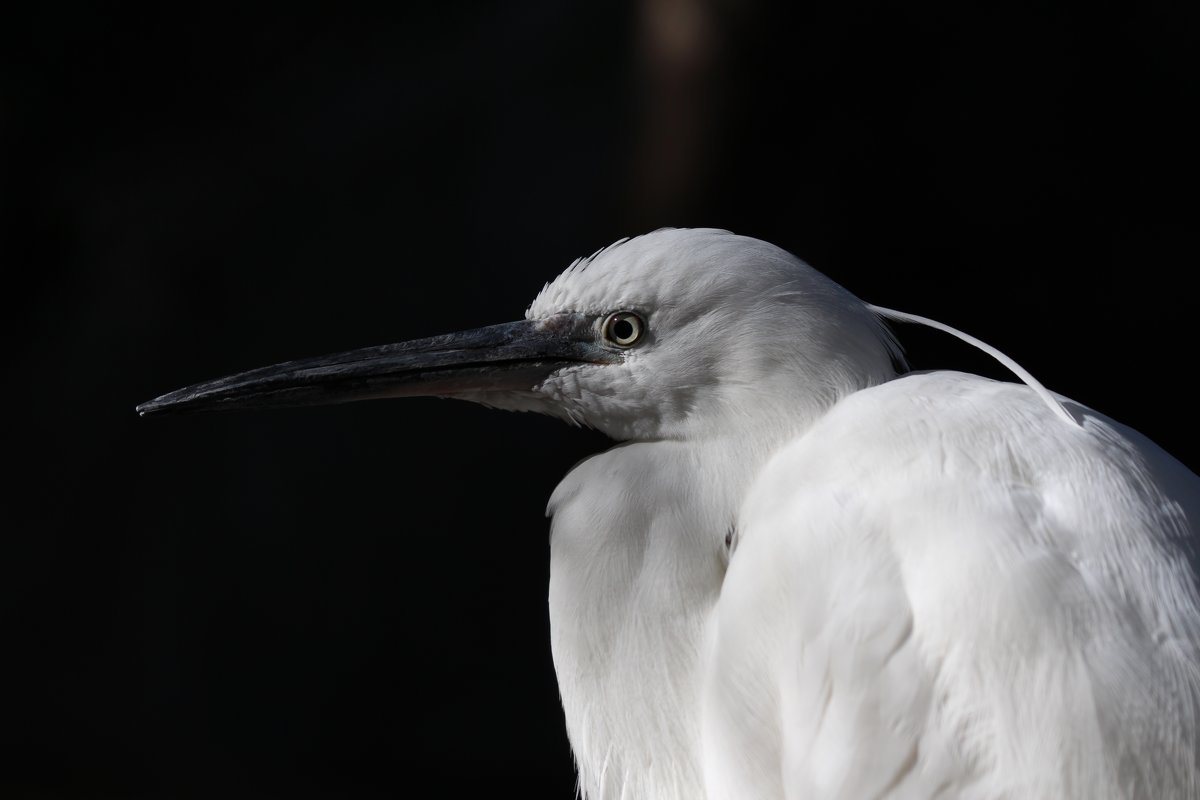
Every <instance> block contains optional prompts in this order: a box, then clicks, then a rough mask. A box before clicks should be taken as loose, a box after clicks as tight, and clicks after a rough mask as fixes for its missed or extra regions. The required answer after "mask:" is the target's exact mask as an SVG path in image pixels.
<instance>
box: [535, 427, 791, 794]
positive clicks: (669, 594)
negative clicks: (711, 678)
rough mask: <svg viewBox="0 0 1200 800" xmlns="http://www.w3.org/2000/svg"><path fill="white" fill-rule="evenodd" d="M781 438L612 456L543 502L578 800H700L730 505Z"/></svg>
mask: <svg viewBox="0 0 1200 800" xmlns="http://www.w3.org/2000/svg"><path fill="white" fill-rule="evenodd" d="M788 433H795V431H794V430H793V431H788ZM781 435H785V434H784V433H783V432H781V431H771V432H770V435H768V432H767V431H765V430H757V431H752V432H741V433H739V434H738V435H728V436H724V437H720V438H713V439H708V440H702V441H658V442H637V443H628V444H624V445H619V446H617V447H614V448H612V449H611V450H608V451H607V452H605V453H601V454H599V455H597V456H594V457H593V458H591V459H588V460H587V461H585V462H583V463H582V464H580V465H579V466H578V467H576V468H575V469H574V470H573V471H572V472H571V473H570V474H569V475H568V476H567V477H566V478H565V479H564V480H563V482H562V483H561V484H560V485H559V487H558V489H557V490H556V491H555V494H554V497H553V498H552V499H551V502H550V511H551V513H552V514H553V515H554V522H553V531H552V535H551V546H550V551H551V562H550V596H549V606H550V624H551V645H552V649H553V653H554V662H555V669H556V672H557V674H558V681H559V690H560V693H561V695H562V700H563V707H564V711H565V715H566V720H567V730H568V733H569V735H570V739H571V744H572V748H573V749H574V751H575V756H576V761H577V763H578V766H579V777H580V787H581V791H582V793H583V796H584V797H585V798H589V800H595V799H596V798H606V797H610V796H611V797H617V796H632V797H656V798H671V797H701V796H703V788H702V782H701V776H702V770H701V765H700V759H699V754H700V718H699V716H700V689H701V680H702V675H701V664H702V662H703V658H702V654H703V652H704V649H705V646H706V645H705V642H706V634H707V629H708V626H709V619H710V614H711V611H712V609H713V607H714V605H715V603H716V601H717V598H718V596H719V594H720V590H721V583H722V581H723V580H724V576H725V568H726V565H727V563H728V545H727V542H728V540H729V539H730V538H732V534H733V533H734V525H735V522H736V515H737V511H738V506H739V505H740V502H741V498H742V497H743V496H744V494H745V490H746V488H747V487H748V486H749V483H750V482H751V481H752V480H753V478H754V476H755V475H756V474H757V473H758V471H759V469H760V468H761V467H762V465H763V463H764V462H765V461H766V460H767V458H769V456H770V453H771V451H772V448H771V447H770V446H769V444H770V443H771V442H774V443H778V441H780V436H781Z"/></svg>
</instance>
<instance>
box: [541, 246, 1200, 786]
mask: <svg viewBox="0 0 1200 800" xmlns="http://www.w3.org/2000/svg"><path fill="white" fill-rule="evenodd" d="M626 308H629V309H639V310H642V311H643V313H645V315H646V318H647V322H648V328H649V329H650V330H652V331H653V332H654V338H653V339H652V340H649V341H647V342H646V343H645V344H644V345H643V346H642V348H640V349H639V350H637V351H634V352H631V353H630V354H629V356H628V358H627V360H626V362H625V363H624V364H622V365H620V366H617V367H612V366H606V367H601V368H588V367H582V368H578V369H576V370H574V371H568V372H567V374H560V375H556V376H554V377H553V378H552V379H551V380H550V381H548V382H547V383H546V384H545V385H544V386H542V387H541V388H540V389H539V392H540V393H542V394H543V395H545V396H548V397H549V398H551V400H552V402H553V403H554V404H555V405H558V406H560V407H561V408H564V409H566V410H567V412H566V414H565V415H566V416H568V417H569V418H571V419H576V420H582V421H585V422H586V423H588V424H591V425H594V426H595V427H597V428H599V429H601V430H603V431H605V432H607V433H610V434H611V435H613V436H614V437H616V438H619V439H630V440H632V441H630V442H629V443H627V444H623V445H619V446H617V447H615V448H614V449H612V450H610V451H608V452H607V453H603V454H601V455H598V456H595V457H594V458H592V459H590V460H588V461H586V462H584V463H583V464H581V465H580V466H579V467H577V468H576V469H575V470H574V471H572V472H571V473H570V474H569V475H568V476H567V477H566V479H565V480H564V481H563V482H562V484H561V485H560V486H559V488H558V490H557V491H556V492H555V494H554V497H553V498H552V500H551V502H550V509H549V510H550V512H551V513H552V514H553V529H552V538H551V559H552V561H551V585H550V614H551V622H552V633H553V647H554V657H555V664H556V668H557V671H558V677H559V684H560V689H561V692H562V697H563V703H564V707H565V709H566V714H567V720H568V728H569V732H570V736H571V742H572V745H573V747H574V749H575V753H576V758H577V759H578V762H579V770H580V783H581V787H582V789H583V794H584V795H585V796H586V797H588V798H609V797H614V798H615V797H644V798H673V797H679V798H697V797H708V798H712V799H713V800H716V798H784V797H787V798H884V797H886V798H930V797H963V798H1033V797H1078V798H1104V797H1139V798H1166V797H1180V798H1182V797H1195V796H1197V795H1198V784H1197V780H1198V773H1197V765H1198V758H1197V746H1198V742H1197V735H1198V727H1197V713H1198V711H1200V709H1198V707H1197V706H1198V700H1200V663H1198V661H1197V651H1196V645H1197V643H1198V642H1200V625H1198V622H1200V614H1198V602H1197V593H1196V586H1195V576H1194V573H1193V572H1192V568H1191V566H1190V565H1189V562H1188V559H1187V556H1188V553H1189V548H1190V547H1191V545H1192V541H1191V535H1192V533H1191V528H1190V523H1189V520H1194V519H1195V518H1196V517H1195V514H1196V513H1197V511H1200V509H1197V508H1196V503H1197V498H1198V497H1200V491H1198V489H1200V487H1198V482H1197V479H1196V477H1195V476H1194V475H1192V474H1191V473H1190V472H1188V471H1187V470H1186V469H1185V468H1184V467H1183V466H1182V465H1180V464H1179V463H1178V462H1176V461H1174V460H1173V459H1172V458H1171V457H1170V456H1168V455H1166V454H1165V453H1164V452H1162V451H1161V450H1160V449H1158V448H1157V447H1156V446H1155V445H1153V444H1152V443H1150V442H1148V441H1147V440H1145V439H1144V438H1142V437H1141V436H1139V435H1138V434H1136V433H1135V432H1132V431H1129V430H1128V429H1125V428H1122V427H1121V426H1119V425H1117V424H1116V423H1113V422H1112V421H1110V420H1108V419H1106V418H1104V417H1103V416H1101V415H1099V414H1096V413H1095V412H1093V411H1091V410H1090V409H1087V408H1085V407H1083V406H1080V405H1077V404H1074V403H1071V402H1070V401H1064V402H1066V403H1067V405H1068V408H1069V410H1070V411H1071V412H1072V414H1073V416H1075V418H1076V419H1077V420H1079V421H1080V422H1081V425H1072V424H1070V423H1068V422H1065V421H1064V420H1063V419H1062V418H1060V417H1059V416H1058V415H1056V413H1055V411H1054V409H1053V408H1051V407H1049V406H1048V405H1047V404H1046V403H1045V402H1043V400H1042V399H1040V398H1039V397H1038V396H1037V395H1036V394H1035V393H1034V391H1033V390H1031V389H1030V388H1028V387H1026V386H1022V385H1019V384H1008V383H997V382H994V381H991V380H987V379H984V378H980V377H976V376H971V375H964V374H959V373H952V372H941V373H931V374H912V375H906V376H903V377H894V375H893V372H892V360H893V359H892V357H893V355H894V351H893V349H892V345H891V342H890V340H889V337H888V336H887V334H886V333H884V332H883V331H882V329H881V327H880V325H879V322H878V320H877V318H876V317H875V315H874V314H872V313H870V311H868V310H867V307H866V306H864V305H863V304H862V303H861V302H859V301H858V300H856V299H855V298H853V297H852V296H850V295H849V294H848V293H846V292H844V291H843V290H841V289H840V288H839V287H837V286H835V285H833V284H832V283H831V282H830V281H828V280H827V279H826V278H824V277H823V276H821V275H819V274H818V273H816V272H815V271H813V270H811V269H810V268H808V267H807V266H805V265H803V264H801V263H800V262H798V261H797V260H795V259H794V258H792V257H790V256H788V255H786V254H784V253H783V252H781V251H779V250H777V249H776V248H773V247H771V246H770V245H767V244H764V243H762V242H758V241H755V240H750V239H745V238H742V237H737V236H733V235H732V234H728V233H724V232H719V231H695V230H682V231H659V232H656V233H654V234H650V235H648V236H644V237H640V238H638V239H633V240H631V241H628V242H625V243H621V244H618V245H616V246H614V247H612V248H609V249H607V250H604V251H602V252H601V253H599V254H597V255H596V256H595V257H594V258H593V259H591V260H590V261H587V262H584V263H581V264H578V265H576V266H575V267H574V268H572V269H571V270H568V272H566V273H565V274H564V275H563V276H561V277H560V278H559V279H558V280H556V281H555V282H554V283H553V284H551V285H550V286H549V287H547V289H546V290H545V291H543V293H542V295H541V296H540V297H539V298H538V299H537V301H536V302H535V303H534V304H533V306H532V307H531V309H530V312H529V315H530V316H531V317H549V316H552V315H553V314H554V313H557V312H560V311H565V310H582V311H588V312H596V313H602V312H607V311H611V310H614V309H626ZM731 531H732V532H734V537H731V542H730V545H731V546H730V548H729V549H731V550H732V553H728V552H727V548H726V537H727V534H729V533H730V532H731Z"/></svg>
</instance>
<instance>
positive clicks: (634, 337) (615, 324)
mask: <svg viewBox="0 0 1200 800" xmlns="http://www.w3.org/2000/svg"><path fill="white" fill-rule="evenodd" d="M645 331H646V323H645V322H643V321H642V318H641V317H639V316H638V315H637V314H634V313H633V312H632V311H618V312H616V313H615V314H609V315H608V319H606V320H604V338H605V339H607V340H608V341H610V342H612V343H613V344H615V345H616V346H617V347H633V346H634V345H635V344H637V343H638V342H639V341H640V340H641V338H642V334H643V333H645Z"/></svg>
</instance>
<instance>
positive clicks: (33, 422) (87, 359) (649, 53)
mask: <svg viewBox="0 0 1200 800" xmlns="http://www.w3.org/2000/svg"><path fill="white" fill-rule="evenodd" d="M109 5H114V4H109ZM1196 9H1197V6H1196V4H1194V3H1189V4H1185V3H1182V2H1180V3H1174V4H1168V3H1156V2H1140V3H1137V4H1130V5H1128V6H1127V7H1125V8H1124V9H1121V10H1113V11H1111V12H1104V13H1102V12H1101V11H1099V10H1098V7H1097V6H1095V5H1094V4H1093V5H1090V6H1089V5H1084V4H1079V5H1077V6H1069V5H1061V4H1054V3H1042V4H1037V5H1036V6H1033V5H1031V6H1030V7H1023V6H1020V5H1014V4H992V7H990V8H986V9H985V8H973V7H970V6H968V5H967V4H963V3H959V2H953V3H950V2H947V3H941V4H936V3H935V4H913V3H881V2H866V1H862V2H859V1H853V2H836V3H835V2H828V3H822V4H815V5H814V4H797V3H780V4H770V3H765V2H744V3H737V2H732V1H730V2H698V0H645V2H642V3H616V2H594V3H587V4H568V3H562V2H541V3H538V2H519V3H518V2H508V3H493V4H482V5H464V4H458V3H440V4H439V3H429V4H399V3H397V4H392V8H391V9H390V10H388V11H357V12H356V11H353V10H348V9H346V8H344V7H342V6H340V5H339V6H336V7H335V6H334V5H332V4H330V5H327V6H324V7H317V6H311V7H304V8H300V7H285V9H284V10H280V11H270V10H267V9H265V8H246V7H243V8H239V9H238V10H236V11H228V12H226V11H219V10H215V9H214V8H212V7H210V6H208V5H196V4H173V5H170V6H164V7H159V8H150V7H131V6H125V7H124V8H122V9H117V8H115V7H114V8H105V7H103V6H102V5H101V4H86V5H85V4H73V3H69V2H68V3H60V4H55V5H51V4H41V5H39V6H33V5H32V4H30V5H27V6H26V7H25V9H24V11H17V12H7V13H6V20H5V23H4V24H3V26H0V45H2V51H0V59H2V60H3V61H2V63H3V70H2V71H0V226H2V227H0V237H2V238H0V245H2V248H3V249H2V250H0V263H2V264H3V268H4V272H3V275H4V281H5V284H6V285H7V290H6V292H5V297H6V302H5V303H4V306H5V309H6V313H5V314H4V315H3V325H4V328H5V330H6V331H7V335H6V337H5V347H4V351H5V352H6V353H8V356H7V357H6V364H5V368H4V370H3V373H4V390H3V397H4V400H5V405H6V407H7V409H8V411H7V414H6V416H5V419H6V420H7V423H6V425H7V430H6V433H5V441H6V442H11V445H10V446H8V447H6V448H5V450H6V452H7V454H8V455H9V458H8V459H7V461H8V464H7V466H8V469H9V472H8V477H7V478H5V479H4V485H5V495H6V499H5V501H4V503H3V512H2V513H3V515H4V516H3V518H0V519H3V522H4V525H3V535H2V539H0V540H2V541H3V543H4V545H3V553H4V555H3V558H2V559H0V561H2V569H3V573H2V576H3V579H2V583H0V592H2V595H0V597H2V600H3V603H2V605H0V614H2V615H3V616H2V624H3V628H2V632H3V641H4V648H3V661H4V662H5V664H6V666H7V667H8V668H9V669H10V670H12V671H11V672H10V678H9V679H7V680H6V681H5V683H4V687H5V688H4V696H3V698H2V699H0V703H2V706H0V735H2V741H0V746H2V748H3V752H4V753H5V755H6V757H7V758H8V759H11V760H10V761H9V766H7V767H4V768H3V769H0V795H2V796H4V797H13V798H26V797H28V798H100V797H154V798H160V797H161V798H172V797H181V798H210V797H233V798H238V797H261V798H275V797H281V798H282V797H288V798H294V797H309V796H312V797H350V798H374V797H395V796H401V795H405V796H411V795H412V794H413V792H414V790H413V788H412V787H414V786H419V785H422V784H423V783H425V782H426V781H432V782H433V783H432V784H431V786H432V787H433V788H427V789H425V790H422V791H421V793H422V794H424V795H426V796H427V795H429V794H435V795H437V796H449V797H454V796H472V797H477V796H483V797H498V796H507V795H509V794H510V793H511V794H514V795H516V796H519V797H542V796H545V797H558V798H569V797H571V796H572V793H573V785H574V776H573V767H572V762H571V756H570V752H569V749H568V746H567V742H566V738H565V735H564V733H563V725H562V718H561V712H560V710H559V706H558V698H557V692H556V688H555V683H554V675H553V668H552V665H551V662H550V655H549V645H548V639H547V622H546V608H545V596H546V582H547V523H546V521H545V519H544V517H543V510H544V505H545V501H546V499H547V497H548V496H549V494H550V492H551V491H552V489H553V487H554V485H555V484H556V482H557V480H558V479H559V478H560V477H561V476H562V474H563V473H564V472H565V471H566V470H567V469H568V468H569V467H570V466H571V465H572V464H574V463H575V462H576V461H577V460H578V459H580V458H582V457H584V456H585V455H587V454H588V453H591V452H595V451H596V450H598V449H600V448H603V447H604V446H606V443H605V441H604V440H603V438H602V437H600V436H598V435H596V434H594V433H588V432H584V431H578V430H572V429H568V428H566V427H565V426H563V425H561V424H560V423H557V422H554V421H552V420H548V419H541V418H535V417H532V416H528V415H513V414H502V413H500V412H490V411H487V410H484V409H481V408H476V407H473V406H470V405H467V404H464V403H454V402H450V401H436V400H413V401H404V402H399V401H398V402H376V403H363V404H357V405H348V406H340V407H333V408H323V409H312V410H295V411H282V412H278V413H269V414H229V415H227V416H211V417H204V416H198V417H187V418H180V419H163V420H139V419H137V418H136V417H135V415H134V413H133V407H134V405H135V404H136V403H138V402H140V401H143V400H146V399H149V398H150V397H153V396H155V395H158V394H161V393H163V392H165V391H167V390H170V389H174V388H176V387H178V386H180V385H183V384H185V383H192V382H195V381H197V380H202V379H205V378H211V377H215V376H217V375H220V374H223V373H227V372H231V371H236V370H241V369H244V368H249V367H254V366H259V365H262V364H266V363H272V362H275V361H279V360H285V359H288V358H292V357H298V356H304V355H315V354H320V353H325V352H330V351H336V350H341V349H347V348H351V347H356V346H360V345H368V344H378V343H383V342H390V341H397V340H401V339H405V338H410V337H416V336H423V335H428V334H432V333H437V332H443V331H449V330H456V329H460V328H466V327H474V326H477V325H482V324H488V323H493V322H501V321H507V320H511V319H516V318H518V317H520V316H521V314H522V312H523V310H524V308H525V306H526V305H527V304H528V302H529V301H530V300H531V299H532V298H533V296H534V295H535V293H536V292H537V290H538V289H539V288H540V287H541V286H542V284H543V282H544V281H546V280H548V279H550V278H551V277H553V276H554V275H555V274H556V273H557V272H558V271H559V270H560V269H561V268H563V267H564V266H566V265H567V264H568V263H569V262H570V261H571V260H572V259H573V258H574V257H575V256H578V255H583V254H587V253H590V252H592V251H593V250H595V249H597V248H598V247H600V246H603V245H606V244H608V243H610V242H611V241H613V240H615V239H617V238H619V237H622V236H627V235H631V234H637V233H641V232H645V231H648V230H651V229H654V228H658V227H661V226H692V225H705V226H717V227H725V228H730V229H732V230H734V231H736V232H739V233H744V234H750V235H754V236H759V237H761V238H765V239H768V240H770V241H773V242H775V243H777V244H779V245H781V246H783V247H785V248H787V249H789V250H791V251H792V252H795V253H796V254H798V255H799V256H801V257H802V258H805V259H806V260H808V261H809V262H810V263H812V264H813V265H814V266H816V267H817V268H818V269H821V270H822V271H824V272H826V273H827V274H829V275H831V276H832V277H833V278H835V279H836V280H838V281H839V282H841V283H842V284H843V285H845V286H847V287H848V288H850V289H851V290H852V291H854V292H856V293H858V294H859V295H860V296H862V297H864V298H865V299H868V300H870V301H872V302H876V303H880V304H882V305H888V306H891V307H894V308H900V309H905V310H908V311H911V312H914V313H919V314H925V315H928V316H933V317H936V318H939V319H942V320H944V321H946V322H948V323H950V324H953V325H956V326H958V327H960V328H963V329H966V330H967V331H970V332H972V333H974V334H976V335H978V336H980V337H982V338H984V339H985V340H988V341H990V342H991V343H993V344H995V345H997V346H999V347H1000V348H1002V349H1003V350H1005V351H1007V352H1008V353H1009V354H1010V355H1012V356H1013V357H1015V358H1016V359H1018V360H1019V361H1021V362H1022V363H1023V364H1024V365H1025V366H1026V367H1028V368H1029V369H1031V370H1032V372H1033V373H1034V374H1036V375H1037V376H1039V377H1040V378H1041V379H1042V380H1043V381H1044V382H1045V383H1047V384H1048V385H1049V386H1050V387H1051V388H1053V389H1055V390H1057V391H1060V392H1062V393H1064V394H1067V395H1070V396H1072V397H1075V398H1077V399H1078V400H1080V401H1082V402H1085V403H1087V404H1090V405H1092V406H1093V407H1094V408H1096V409H1098V410H1100V411H1102V412H1105V413H1107V414H1109V415H1111V416H1114V417H1116V418H1118V419H1120V420H1122V421H1124V422H1126V423H1128V424H1131V425H1133V426H1134V427H1136V428H1139V429H1140V430H1142V431H1143V432H1144V433H1147V434H1148V435H1150V436H1151V437H1152V438H1154V439H1156V440H1157V441H1159V442H1160V443H1161V444H1163V445H1164V446H1165V447H1166V448H1167V449H1168V450H1170V451H1172V452H1173V453H1174V454H1175V455H1176V456H1178V457H1179V458H1180V459H1182V460H1183V461H1184V462H1185V463H1187V464H1189V465H1190V466H1191V467H1192V468H1193V469H1196V468H1200V447H1198V446H1197V437H1196V435H1195V423H1194V418H1193V416H1192V413H1193V405H1194V401H1193V400H1192V397H1193V393H1192V390H1191V389H1190V382H1191V381H1192V380H1193V379H1194V376H1193V372H1194V364H1195V361H1196V337H1195V333H1194V331H1195V328H1194V314H1193V311H1192V286H1193V280H1194V277H1193V271H1194V268H1195V266H1196V264H1197V259H1196V256H1195V242H1196V235H1197V225H1196V221H1197V210H1198V209H1197V202H1196V198H1195V195H1196V179H1197V177H1198V172H1200V171H1198V170H1197V160H1198V159H1197V152H1196V142H1197V141H1200V136H1198V135H1197V129H1196V127H1195V125H1194V124H1193V123H1192V121H1191V116H1192V114H1193V113H1194V111H1195V106H1196V103H1197V91H1196V90H1197V76H1198V72H1197V70H1196V68H1195V61H1194V59H1195V56H1196V54H1197V52H1198V50H1200V47H1198V42H1197V31H1198V30H1200V26H1198V24H1197V23H1198V20H1197V18H1196V17H1197V14H1196ZM900 333H901V336H902V338H903V340H904V342H905V343H906V345H907V347H908V350H909V355H910V358H911V360H912V362H913V364H914V365H915V366H916V367H918V368H929V367H950V368H958V369H968V370H975V371H982V372H985V373H986V374H989V375H993V376H995V377H999V378H1002V379H1009V376H1007V375H1006V374H1005V373H1004V372H1003V371H1002V370H1000V369H998V368H996V367H994V366H993V365H991V364H990V363H989V362H988V360H987V359H986V358H985V357H983V356H981V355H979V354H977V353H974V352H973V351H971V350H970V349H969V348H967V347H966V346H965V345H962V344H959V343H957V342H955V341H954V340H952V339H948V338H947V337H943V336H941V335H940V334H934V333H931V332H925V331H921V330H912V329H907V328H906V329H903V330H901V331H900Z"/></svg>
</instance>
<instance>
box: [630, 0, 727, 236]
mask: <svg viewBox="0 0 1200 800" xmlns="http://www.w3.org/2000/svg"><path fill="white" fill-rule="evenodd" d="M747 6H748V3H745V2H736V0H733V1H730V0H727V1H726V2H719V1H718V0H642V2H641V4H640V6H639V15H638V24H639V27H640V31H639V37H638V39H639V41H638V49H637V58H638V60H639V63H638V68H637V70H636V75H637V83H638V85H637V94H638V104H639V105H638V113H637V117H636V119H637V120H638V122H637V125H638V130H637V134H636V140H635V141H636V146H635V151H634V154H633V161H632V170H633V173H632V175H631V176H630V180H629V186H630V190H631V194H632V196H631V197H630V198H629V199H628V205H627V208H628V212H629V214H630V215H631V217H632V219H631V220H630V222H631V224H632V225H634V226H635V228H636V229H641V228H647V227H650V228H653V227H659V226H662V225H672V224H679V223H680V222H682V221H683V220H682V218H683V217H685V216H686V215H687V214H688V212H689V211H691V210H692V209H693V208H694V207H695V205H696V200H697V198H698V197H699V196H700V195H702V194H703V193H704V192H705V191H706V190H707V189H708V188H709V187H708V183H709V178H710V169H709V168H708V165H709V164H711V163H712V159H713V158H714V157H715V155H716V153H717V151H718V149H719V147H720V139H721V128H722V126H721V119H722V114H723V113H724V112H725V110H726V105H727V101H728V90H729V86H730V85H731V81H730V80H729V74H728V72H729V61H730V57H731V52H732V50H733V45H734V44H735V43H736V32H737V31H738V30H739V29H740V28H741V25H740V24H738V23H739V22H740V21H741V19H742V18H743V16H744V13H745V11H746V8H747Z"/></svg>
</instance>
